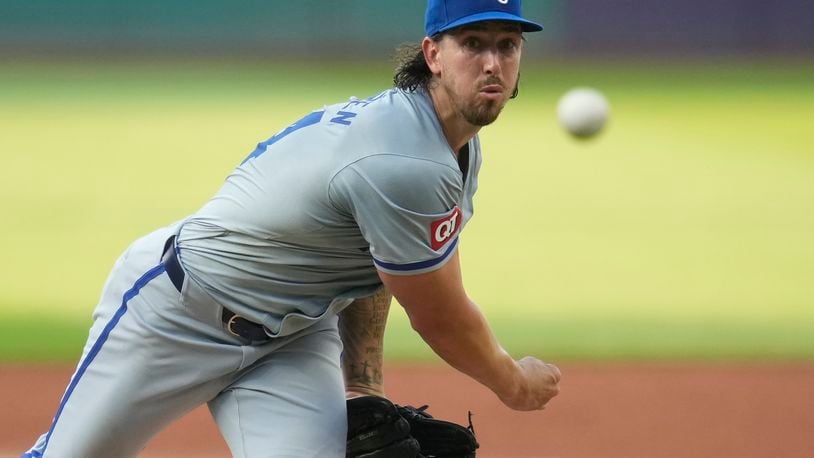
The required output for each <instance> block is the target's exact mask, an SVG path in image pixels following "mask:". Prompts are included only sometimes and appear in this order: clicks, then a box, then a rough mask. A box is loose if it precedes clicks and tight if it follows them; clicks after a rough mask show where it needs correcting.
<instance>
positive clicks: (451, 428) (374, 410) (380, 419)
mask: <svg viewBox="0 0 814 458" xmlns="http://www.w3.org/2000/svg"><path fill="white" fill-rule="evenodd" d="M347 407H348V441H347V454H346V457H348V458H474V457H475V450H476V449H477V448H478V442H477V440H475V432H474V429H473V427H472V419H471V414H470V419H469V426H468V427H464V426H461V425H458V424H455V423H452V422H448V421H444V420H437V419H435V418H433V417H432V416H431V415H430V414H428V413H427V412H426V410H427V406H422V407H419V408H415V407H412V406H400V405H397V404H393V403H392V402H390V401H388V400H387V399H385V398H382V397H378V396H362V397H358V398H353V399H349V400H348V401H347Z"/></svg>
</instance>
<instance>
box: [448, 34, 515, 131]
mask: <svg viewBox="0 0 814 458" xmlns="http://www.w3.org/2000/svg"><path fill="white" fill-rule="evenodd" d="M522 49H523V35H522V32H521V30H520V27H519V26H517V25H516V24H512V23H507V22H482V23H476V24H473V25H469V26H464V27H461V28H460V29H457V30H455V31H453V32H452V33H448V34H446V35H445V36H444V38H443V39H442V40H441V42H440V43H439V53H438V63H439V64H440V69H441V70H440V74H439V75H438V76H439V78H438V81H439V85H440V88H441V89H443V90H444V92H446V94H447V96H448V99H449V101H450V103H451V104H452V107H453V109H455V110H456V111H457V112H459V113H460V114H461V115H462V116H463V117H464V119H466V121H467V122H469V123H470V124H472V125H475V126H485V125H488V124H491V123H492V122H494V121H495V119H497V117H498V115H499V114H500V111H501V110H502V109H503V106H504V105H506V102H508V101H509V99H510V98H511V95H512V92H514V89H515V87H516V85H517V78H518V74H519V71H520V55H521V52H522Z"/></svg>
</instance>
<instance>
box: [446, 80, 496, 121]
mask: <svg viewBox="0 0 814 458" xmlns="http://www.w3.org/2000/svg"><path fill="white" fill-rule="evenodd" d="M490 84H500V85H501V86H502V85H503V84H502V82H501V81H500V80H499V79H497V78H494V79H493V78H489V79H487V80H486V82H485V83H484V84H482V85H480V86H479V87H483V86H487V85H490ZM445 89H446V92H447V94H448V95H449V99H450V101H451V102H452V104H453V105H454V106H455V108H456V109H457V111H458V113H460V115H461V117H463V118H464V119H465V120H466V122H468V123H469V124H472V125H473V126H479V127H483V126H488V125H489V124H492V123H493V122H495V120H496V119H497V118H498V116H499V115H500V112H501V111H502V110H503V107H504V106H505V105H506V102H507V101H508V99H504V100H502V101H497V100H491V99H485V100H484V99H482V98H479V97H477V96H475V97H472V98H471V99H469V100H466V99H465V98H464V96H460V95H458V94H456V93H455V92H454V91H453V90H452V88H451V87H448V86H447V87H445Z"/></svg>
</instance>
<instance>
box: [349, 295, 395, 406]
mask: <svg viewBox="0 0 814 458" xmlns="http://www.w3.org/2000/svg"><path fill="white" fill-rule="evenodd" d="M392 298H393V296H392V294H390V292H389V291H388V290H387V288H384V287H382V288H381V289H379V290H378V291H377V292H376V294H374V295H373V296H369V297H362V298H359V299H356V300H355V301H353V303H352V304H350V305H349V306H347V307H346V308H345V309H344V310H343V311H342V312H341V313H340V314H339V335H340V337H341V338H342V345H343V350H342V372H343V374H344V376H345V393H346V396H347V397H348V398H353V397H357V396H363V395H375V396H382V397H384V375H383V373H382V364H383V362H382V360H383V356H384V355H383V353H384V329H385V326H386V324H387V315H388V312H389V310H390V301H391V299H392Z"/></svg>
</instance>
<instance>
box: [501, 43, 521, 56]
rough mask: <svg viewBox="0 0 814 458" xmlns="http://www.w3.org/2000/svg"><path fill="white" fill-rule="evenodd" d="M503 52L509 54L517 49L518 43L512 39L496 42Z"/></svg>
mask: <svg viewBox="0 0 814 458" xmlns="http://www.w3.org/2000/svg"><path fill="white" fill-rule="evenodd" d="M498 46H499V48H500V50H501V51H502V52H503V53H506V54H509V53H513V52H515V51H517V48H519V45H518V44H517V43H516V42H515V41H514V40H503V41H501V42H500V43H499V44H498Z"/></svg>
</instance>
